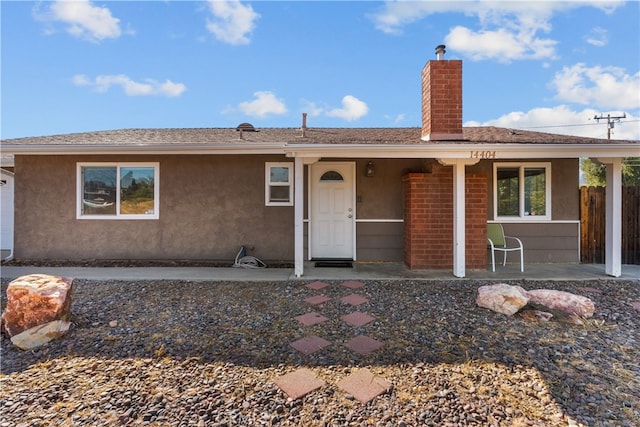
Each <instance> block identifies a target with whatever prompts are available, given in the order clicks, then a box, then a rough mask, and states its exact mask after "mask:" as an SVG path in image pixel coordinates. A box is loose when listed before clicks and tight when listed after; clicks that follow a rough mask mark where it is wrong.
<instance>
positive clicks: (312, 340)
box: [289, 335, 331, 356]
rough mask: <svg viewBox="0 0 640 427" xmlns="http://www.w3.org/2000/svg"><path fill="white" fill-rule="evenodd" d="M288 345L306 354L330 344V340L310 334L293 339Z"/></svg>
mask: <svg viewBox="0 0 640 427" xmlns="http://www.w3.org/2000/svg"><path fill="white" fill-rule="evenodd" d="M289 345H290V346H291V347H293V348H295V349H296V350H298V351H299V352H300V353H304V354H306V355H307V356H308V355H310V354H312V353H315V352H316V351H319V350H322V349H323V348H325V347H327V346H330V345H331V342H329V341H327V340H325V339H324V338H320V337H317V336H315V335H310V336H308V337H304V338H302V339H299V340H298V341H294V342H292V343H291V344H289Z"/></svg>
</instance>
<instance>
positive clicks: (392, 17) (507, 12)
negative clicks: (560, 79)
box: [371, 1, 623, 62]
mask: <svg viewBox="0 0 640 427" xmlns="http://www.w3.org/2000/svg"><path fill="white" fill-rule="evenodd" d="M621 4H623V2H622V1H609V2H598V1H570V2H566V1H511V2H506V1H493V2H477V1H474V2H470V1H451V2H436V1H433V2H432V1H420V2H413V1H411V2H407V1H388V2H385V4H384V6H382V8H380V9H379V11H378V12H377V13H376V14H373V15H372V16H371V19H372V20H373V22H374V25H375V27H376V28H377V29H379V30H381V31H383V32H386V33H389V34H399V33H401V32H402V28H403V27H404V26H406V25H409V24H411V23H413V22H416V21H419V20H422V19H426V18H427V17H429V16H430V15H436V14H442V13H463V14H465V15H467V16H475V17H477V19H478V29H470V28H467V27H463V26H456V27H454V28H453V29H451V30H450V32H449V34H448V35H447V36H446V37H445V40H444V42H445V44H446V45H447V47H449V48H450V49H453V50H456V51H459V52H461V53H463V54H465V55H467V56H469V57H470V58H472V59H475V60H484V59H497V60H499V61H502V62H509V61H512V60H522V59H541V58H549V59H553V58H555V57H556V51H555V46H556V44H557V41H555V40H553V39H550V38H548V37H544V36H541V34H542V33H549V32H550V31H551V23H550V20H551V17H552V16H553V15H554V14H555V13H557V12H564V11H567V10H571V9H574V8H579V7H594V8H598V9H601V10H602V11H604V12H605V13H611V12H613V11H614V10H615V9H616V8H617V7H618V6H620V5H621ZM590 40H591V41H595V40H596V39H595V38H592V39H590ZM434 47H435V46H434Z"/></svg>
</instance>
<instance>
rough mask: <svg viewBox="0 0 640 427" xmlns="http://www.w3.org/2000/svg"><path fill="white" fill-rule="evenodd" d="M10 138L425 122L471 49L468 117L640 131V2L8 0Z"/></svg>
mask: <svg viewBox="0 0 640 427" xmlns="http://www.w3.org/2000/svg"><path fill="white" fill-rule="evenodd" d="M0 8H1V9H0V13H1V19H2V21H1V24H2V30H1V31H2V34H1V36H2V40H1V43H2V44H1V49H2V50H1V72H2V74H1V84H2V86H1V88H0V90H1V92H0V93H1V108H2V109H1V123H0V124H1V129H0V136H1V137H2V138H3V139H4V138H17V137H24V136H37V135H53V134H62V133H71V132H86V131H96V130H107V129H122V128H181V127H235V126H236V125H238V124H239V123H242V122H250V123H252V124H254V125H255V126H257V127H294V128H295V127H299V126H300V124H301V115H302V113H303V112H307V113H308V126H311V127H413V126H420V124H421V123H420V120H421V118H420V117H421V106H420V102H421V98H420V95H421V94H420V91H421V88H420V85H421V83H420V73H421V70H422V68H423V66H424V65H425V63H426V62H427V61H429V60H432V59H435V53H434V51H435V47H436V46H437V45H438V44H445V45H446V46H447V53H446V55H445V59H461V60H463V102H464V106H463V120H464V123H465V125H469V126H478V125H493V126H503V127H510V128H518V129H531V130H537V131H542V132H551V133H566V134H574V135H581V136H592V137H600V138H605V137H606V135H607V127H606V124H605V122H603V121H600V122H599V123H598V121H596V120H594V119H593V118H594V116H596V115H601V114H604V115H606V114H607V113H612V115H614V116H616V115H621V114H622V113H625V114H626V118H625V119H622V120H621V121H620V123H617V124H616V125H615V128H614V130H613V136H612V137H613V138H615V139H640V3H639V2H636V1H634V2H618V1H605V2H602V1H599V2H595V1H584V2H582V1H568V2H567V1H564V2H555V1H544V0H537V1H512V2H504V1H493V2H483V1H481V2H475V1H460V2H456V1H447V2H434V1H392V2H375V1H351V2H349V1H318V2H311V1H275V2H272V1H218V0H217V1H199V2H191V1H137V2H129V1H97V0H95V1H88V0H82V1H38V2H30V1H2V2H0Z"/></svg>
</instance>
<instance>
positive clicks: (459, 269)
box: [453, 162, 467, 277]
mask: <svg viewBox="0 0 640 427" xmlns="http://www.w3.org/2000/svg"><path fill="white" fill-rule="evenodd" d="M464 175H465V165H464V163H462V162H456V163H454V165H453V275H454V276H456V277H464V276H465V273H466V272H465V263H466V245H465V224H466V220H467V218H466V216H465V206H466V201H465V197H464V195H465V185H464Z"/></svg>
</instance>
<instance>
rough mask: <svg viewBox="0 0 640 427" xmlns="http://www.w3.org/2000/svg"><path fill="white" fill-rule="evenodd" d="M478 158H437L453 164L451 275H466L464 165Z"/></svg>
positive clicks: (443, 163)
mask: <svg viewBox="0 0 640 427" xmlns="http://www.w3.org/2000/svg"><path fill="white" fill-rule="evenodd" d="M478 161H479V160H478V159H438V162H440V164H442V165H445V166H447V165H450V166H453V275H454V276H456V277H464V276H465V275H466V270H465V267H466V262H467V255H466V242H465V237H466V221H467V219H466V215H465V209H466V200H465V199H466V198H465V182H464V181H465V175H466V166H467V165H473V164H476V163H478Z"/></svg>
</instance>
